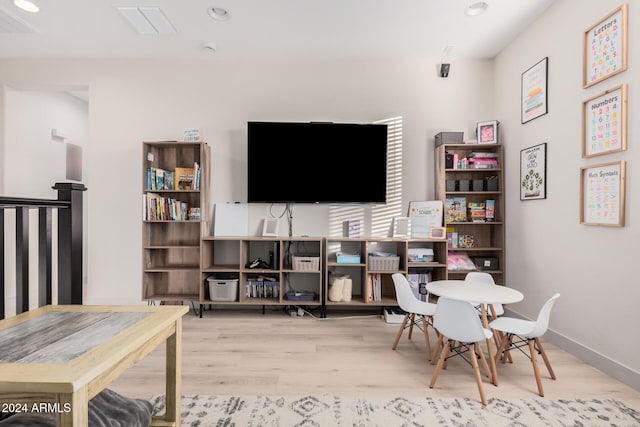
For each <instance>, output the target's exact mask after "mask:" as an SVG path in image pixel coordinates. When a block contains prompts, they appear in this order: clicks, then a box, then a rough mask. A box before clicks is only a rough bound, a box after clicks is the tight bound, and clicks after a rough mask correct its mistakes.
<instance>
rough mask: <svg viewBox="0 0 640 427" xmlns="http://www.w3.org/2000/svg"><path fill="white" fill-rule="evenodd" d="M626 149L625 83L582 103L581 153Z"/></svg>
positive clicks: (583, 155) (594, 154)
mask: <svg viewBox="0 0 640 427" xmlns="http://www.w3.org/2000/svg"><path fill="white" fill-rule="evenodd" d="M626 149H627V85H626V84H623V85H620V86H618V87H615V88H613V89H610V90H608V91H606V92H604V93H602V94H600V95H596V96H594V97H593V98H589V99H587V100H586V101H584V102H583V103H582V157H583V158H587V157H593V156H598V155H600V154H607V153H613V152H616V151H622V150H626Z"/></svg>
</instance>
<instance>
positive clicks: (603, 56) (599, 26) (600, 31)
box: [582, 3, 627, 88]
mask: <svg viewBox="0 0 640 427" xmlns="http://www.w3.org/2000/svg"><path fill="white" fill-rule="evenodd" d="M582 68H583V71H582V87H584V88H587V87H589V86H592V85H594V84H596V83H598V82H601V81H602V80H604V79H607V78H609V77H611V76H613V75H616V74H618V73H621V72H623V71H624V70H626V69H627V4H626V3H625V4H623V5H622V6H620V7H618V8H617V9H615V10H614V11H613V12H611V13H610V14H608V15H607V16H605V17H604V18H603V19H602V20H600V21H598V22H596V23H595V24H593V26H592V27H590V28H589V29H588V30H587V31H585V32H584V51H583V63H582Z"/></svg>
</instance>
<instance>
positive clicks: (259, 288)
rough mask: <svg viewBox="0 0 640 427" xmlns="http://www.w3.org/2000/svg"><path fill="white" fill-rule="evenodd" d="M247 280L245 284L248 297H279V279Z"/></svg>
mask: <svg viewBox="0 0 640 427" xmlns="http://www.w3.org/2000/svg"><path fill="white" fill-rule="evenodd" d="M266 279H267V280H264V279H263V280H247V281H246V282H245V285H244V290H245V296H246V297H247V298H278V297H279V296H280V282H279V281H277V280H268V279H269V278H266Z"/></svg>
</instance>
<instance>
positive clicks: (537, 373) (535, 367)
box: [527, 339, 544, 397]
mask: <svg viewBox="0 0 640 427" xmlns="http://www.w3.org/2000/svg"><path fill="white" fill-rule="evenodd" d="M534 342H535V340H534V339H530V340H528V341H527V343H528V344H529V353H531V364H532V365H533V373H534V374H535V376H536V384H538V394H539V395H540V397H544V390H543V389H542V380H541V379H540V368H539V367H538V359H537V358H536V348H535V346H534V345H533V344H534Z"/></svg>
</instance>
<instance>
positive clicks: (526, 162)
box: [520, 142, 547, 200]
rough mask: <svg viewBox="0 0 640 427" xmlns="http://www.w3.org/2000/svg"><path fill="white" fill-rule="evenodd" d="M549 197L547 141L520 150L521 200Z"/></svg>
mask: <svg viewBox="0 0 640 427" xmlns="http://www.w3.org/2000/svg"><path fill="white" fill-rule="evenodd" d="M546 198H547V143H546V142H544V143H542V144H538V145H534V146H533V147H529V148H525V149H524V150H520V200H536V199H546Z"/></svg>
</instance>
